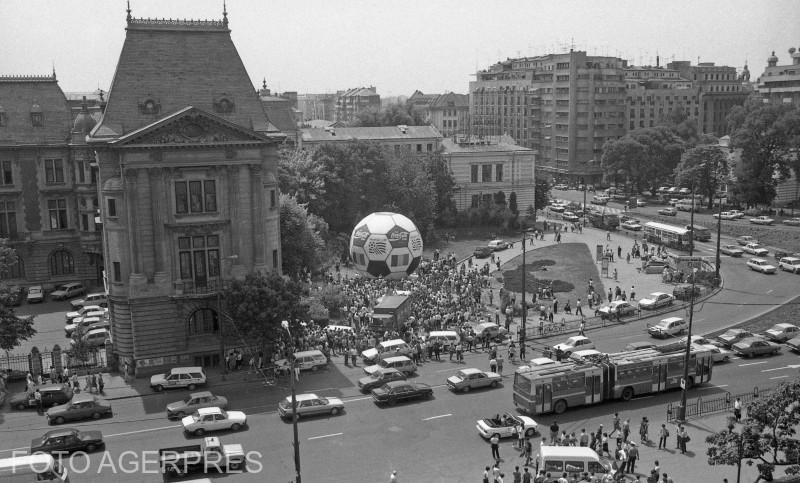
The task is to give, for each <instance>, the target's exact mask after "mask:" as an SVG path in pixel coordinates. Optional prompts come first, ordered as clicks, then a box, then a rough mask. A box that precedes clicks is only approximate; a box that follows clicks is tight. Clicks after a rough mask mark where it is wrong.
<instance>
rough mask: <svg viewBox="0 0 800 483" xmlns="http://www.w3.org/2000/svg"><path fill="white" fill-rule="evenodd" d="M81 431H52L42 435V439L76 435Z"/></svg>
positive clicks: (61, 429) (62, 429)
mask: <svg viewBox="0 0 800 483" xmlns="http://www.w3.org/2000/svg"><path fill="white" fill-rule="evenodd" d="M78 432H79V430H77V429H75V428H60V429H54V430H52V431H48V432H46V433H44V434H43V435H42V439H46V438H58V437H59V436H69V435H71V434H74V433H78Z"/></svg>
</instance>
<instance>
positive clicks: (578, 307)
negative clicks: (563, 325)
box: [575, 297, 583, 317]
mask: <svg viewBox="0 0 800 483" xmlns="http://www.w3.org/2000/svg"><path fill="white" fill-rule="evenodd" d="M575 315H580V316H581V317H583V310H581V298H580V297H578V298H577V300H575Z"/></svg>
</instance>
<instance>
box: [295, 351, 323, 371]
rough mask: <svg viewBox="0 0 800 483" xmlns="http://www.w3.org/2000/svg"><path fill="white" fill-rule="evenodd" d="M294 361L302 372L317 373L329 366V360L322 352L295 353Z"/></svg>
mask: <svg viewBox="0 0 800 483" xmlns="http://www.w3.org/2000/svg"><path fill="white" fill-rule="evenodd" d="M294 360H295V362H296V363H297V367H299V368H300V370H301V371H316V370H317V369H319V368H320V367H322V368H325V367H327V366H328V358H327V357H325V354H323V353H322V351H320V350H310V351H302V352H295V353H294Z"/></svg>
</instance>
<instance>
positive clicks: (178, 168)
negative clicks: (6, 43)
mask: <svg viewBox="0 0 800 483" xmlns="http://www.w3.org/2000/svg"><path fill="white" fill-rule="evenodd" d="M126 30H127V34H126V37H125V43H124V45H123V47H122V53H121V55H120V59H119V63H118V64H117V68H116V73H115V75H114V80H113V81H112V85H111V89H110V91H109V95H108V104H107V106H106V109H105V111H104V113H103V117H102V119H101V120H100V122H99V123H98V124H97V126H95V128H94V129H93V130H92V132H91V135H90V138H89V144H90V145H91V146H92V147H93V148H94V150H95V153H96V158H97V163H98V165H99V183H100V204H101V213H102V222H103V227H104V245H105V253H106V274H107V278H108V287H109V296H110V307H111V314H112V321H113V325H112V337H113V343H114V351H115V353H116V354H117V355H118V356H119V358H120V359H121V360H122V361H125V362H128V364H130V366H131V367H135V369H136V373H137V375H143V374H147V373H152V372H155V371H157V370H161V369H162V368H164V367H165V366H174V365H187V364H190V365H194V364H197V365H204V366H213V365H217V364H219V362H220V360H221V357H222V354H221V352H223V351H224V347H226V346H227V347H230V346H232V345H234V344H235V345H236V346H241V345H242V344H244V343H245V342H244V341H243V340H241V338H237V337H233V333H234V332H235V331H232V330H230V328H228V329H226V328H225V326H226V325H227V322H226V323H225V324H221V323H220V322H222V321H224V320H225V318H224V317H220V316H219V314H218V307H219V305H218V304H219V298H218V293H219V290H220V289H221V287H222V286H223V285H224V282H225V281H228V280H231V279H234V278H241V277H243V276H244V275H245V274H246V273H249V272H252V271H270V270H275V271H280V270H281V253H280V235H279V228H280V224H279V206H278V183H277V179H276V169H277V148H276V146H277V145H278V144H279V143H280V142H281V141H282V140H283V137H284V136H283V135H282V134H281V133H280V132H279V131H277V130H276V129H275V128H274V126H273V125H272V124H271V123H270V122H269V120H268V119H267V117H266V115H265V113H264V110H263V107H262V105H261V102H260V101H259V98H258V95H257V93H256V90H255V89H254V86H253V84H252V82H251V80H250V77H249V76H248V74H247V71H246V70H245V67H244V64H243V63H242V61H241V58H240V57H239V54H238V52H237V51H236V47H235V46H234V44H233V41H232V40H231V35H230V30H229V29H228V19H227V13H225V12H224V13H223V19H222V20H220V21H216V20H214V21H197V20H158V19H138V18H132V17H131V15H130V10H129V11H128V17H127V29H126ZM221 332H222V336H225V341H224V342H223V343H221V340H220V339H221Z"/></svg>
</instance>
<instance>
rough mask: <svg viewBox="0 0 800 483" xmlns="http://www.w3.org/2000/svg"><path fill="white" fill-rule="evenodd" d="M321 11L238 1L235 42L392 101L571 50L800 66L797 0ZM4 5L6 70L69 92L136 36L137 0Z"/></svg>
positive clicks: (465, 4)
mask: <svg viewBox="0 0 800 483" xmlns="http://www.w3.org/2000/svg"><path fill="white" fill-rule="evenodd" d="M308 5H309V6H308V7H306V8H303V9H299V8H297V6H296V4H293V3H291V2H286V1H277V2H269V3H264V2H255V1H248V0H230V1H228V2H227V11H228V20H229V22H230V29H231V31H232V38H233V40H234V42H235V44H236V45H237V48H238V50H239V53H240V55H241V57H242V60H243V62H244V64H245V66H246V68H247V70H248V73H249V75H250V77H251V80H252V82H253V84H254V86H256V87H260V86H261V82H262V79H264V78H265V79H266V82H267V85H268V86H269V87H270V88H271V89H272V90H273V91H279V92H283V91H297V92H299V93H322V92H335V91H336V90H337V89H346V88H352V87H358V86H370V85H374V86H375V87H376V88H377V90H378V93H379V94H380V95H381V96H398V95H406V96H408V95H411V94H412V93H413V92H414V90H416V89H419V90H422V91H423V92H432V93H433V92H445V91H454V92H462V93H464V92H467V90H468V83H469V81H470V80H472V79H474V75H473V74H474V73H475V70H476V69H485V68H487V67H489V66H490V65H491V64H494V63H495V62H497V61H499V60H504V59H506V58H508V57H518V56H526V55H543V54H548V53H558V52H564V51H567V50H569V48H571V47H574V48H575V49H576V50H586V51H587V53H588V54H590V55H609V56H616V57H621V58H623V59H626V60H628V62H629V64H634V65H652V64H655V62H656V54H658V55H659V56H660V63H661V65H665V64H666V63H667V62H669V61H671V60H689V61H691V62H692V63H697V62H698V58H699V61H700V62H714V63H716V64H717V65H730V66H734V67H736V68H737V69H741V68H742V67H743V65H744V63H745V61H747V63H748V65H749V67H750V71H751V73H752V77H753V79H755V78H756V77H757V76H759V75H760V74H761V73H762V72H763V67H764V66H766V58H767V56H768V55H769V54H770V53H771V52H772V51H775V52H776V55H778V57H779V58H780V59H781V60H780V62H779V63H781V64H783V63H789V58H788V54H787V53H786V51H787V50H788V49H789V47H796V48H800V27H798V25H797V23H796V22H795V21H793V18H794V17H793V16H792V15H789V14H788V13H789V12H791V11H792V10H793V8H794V4H793V3H792V2H791V1H789V0H778V1H774V2H769V3H768V4H764V6H763V8H760V9H758V10H755V9H754V8H753V5H752V3H747V2H745V1H740V0H734V1H725V2H721V1H720V2H716V1H715V2H703V3H701V4H697V3H696V2H694V3H689V2H688V1H678V2H673V3H672V4H670V5H669V7H668V8H665V7H663V6H662V5H663V4H661V3H654V2H648V3H645V4H644V5H642V4H641V2H634V1H623V2H614V3H613V4H608V3H597V2H584V1H571V2H560V3H558V4H555V3H554V4H551V5H548V4H534V3H531V2H522V1H509V2H502V3H500V4H495V5H491V6H487V5H485V4H484V3H481V2H477V1H461V2H449V1H445V2H436V3H425V2H422V1H413V0H412V1H407V2H374V1H346V2H340V3H326V2H321V1H311V2H309V4H308ZM4 7H5V15H4V18H5V19H6V22H7V25H4V28H3V29H2V32H1V33H0V45H2V46H3V47H2V49H3V50H2V52H1V53H0V57H2V58H3V59H4V62H3V66H2V68H0V75H46V74H49V73H50V72H51V70H52V69H53V68H54V69H55V71H56V74H57V77H58V80H59V85H60V86H61V88H62V90H64V91H66V92H76V91H90V90H93V89H96V88H98V87H99V88H102V89H104V90H107V89H108V88H109V86H110V84H111V79H112V78H113V74H114V66H115V63H116V60H117V57H118V55H119V49H120V48H121V46H122V42H123V41H124V38H125V35H124V28H125V15H126V12H125V9H126V4H125V1H124V0H116V1H113V2H108V1H101V0H87V1H80V2H79V1H66V2H59V3H57V4H53V3H51V2H45V1H25V2H23V1H21V0H10V1H7V2H4ZM130 7H131V10H132V16H133V17H135V18H156V17H158V18H162V17H163V18H181V19H184V18H185V19H191V18H194V19H198V18H200V19H217V20H219V19H221V18H222V9H223V2H222V0H219V1H217V0H214V1H210V0H201V1H189V0H178V1H171V2H169V3H164V2H155V1H153V0H132V1H131V5H130ZM578 13H580V14H581V16H580V17H578ZM689 13H690V14H691V15H688V14H689ZM11 19H13V21H9V20H11ZM259 19H260V20H259ZM275 19H278V20H275ZM536 19H545V20H544V21H541V22H537V21H536ZM33 25H35V26H36V28H31V26H33ZM340 26H341V27H340ZM406 72H408V74H405V73H406Z"/></svg>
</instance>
